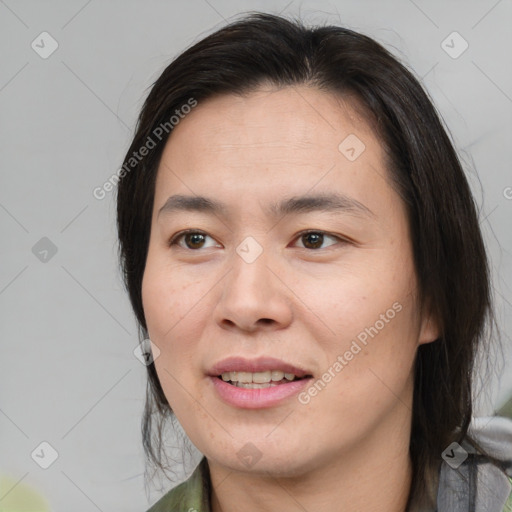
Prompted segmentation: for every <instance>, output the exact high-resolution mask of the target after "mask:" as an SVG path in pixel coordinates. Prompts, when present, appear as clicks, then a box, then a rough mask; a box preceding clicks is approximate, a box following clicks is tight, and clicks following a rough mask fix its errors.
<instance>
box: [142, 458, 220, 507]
mask: <svg viewBox="0 0 512 512" xmlns="http://www.w3.org/2000/svg"><path fill="white" fill-rule="evenodd" d="M209 496H210V477H209V471H208V462H207V461H206V457H203V458H202V459H201V461H200V462H199V464H198V465H197V467H196V469H195V470H194V472H193V473H192V475H190V477H189V478H188V479H187V480H185V481H184V482H182V483H181V484H179V485H178V486H176V487H175V488H174V489H172V490H170V491H169V492H168V493H167V494H165V495H164V496H163V497H162V498H161V499H160V500H158V501H157V502H156V503H155V504H154V505H153V506H152V507H151V508H150V509H149V510H148V511H147V512H210V497H209Z"/></svg>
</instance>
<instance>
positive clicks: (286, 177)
mask: <svg viewBox="0 0 512 512" xmlns="http://www.w3.org/2000/svg"><path fill="white" fill-rule="evenodd" d="M386 186H387V173H386V170H385V168H384V151H383V148H382V147H381V144H380V141H379V140H378V138H377V137H376V135H375V134H374V133H373V131H372V129H371V128H370V126H369V123H368V122H367V120H366V119H365V118H364V117H363V116H362V115H361V109H358V108H357V104H354V102H353V100H350V101H349V100H346V99H342V98H340V97H339V96H336V95H334V94H331V93H327V92H324V91H319V90H317V89H314V88H310V87H305V86H302V87H286V88H283V89H275V88H273V89H270V88H269V89H259V90H257V91H253V92H251V93H249V94H246V95H243V96H240V95H222V96H218V97H215V98H210V99H208V100H206V101H204V102H199V103H198V105H197V106H196V107H195V108H194V109H193V110H192V111H191V113H190V114H188V115H186V116H185V117H184V118H183V119H182V120H180V122H179V124H178V125H177V126H176V127H175V128H174V130H173V132H172V133H171V136H170V137H169V140H168V142H167V144H166V147H165V149H164V153H163V155H162V159H161V163H160V167H159V170H158V176H157V187H156V197H155V200H156V202H158V201H159V200H160V202H161V199H163V198H164V195H165V196H166V197H167V195H168V194H169V193H171V192H184V193H187V194H195V193H196V194H203V193H204V192H209V193H211V192H212V190H215V191H216V193H217V192H218V193H222V190H224V191H227V190H229V191H230V192H232V193H233V192H235V193H236V192H237V191H239V192H240V193H241V194H243V193H247V190H250V191H251V193H253V194H254V195H258V194H260V193H261V194H263V195H269V194H274V195H275V194H278V193H281V192H282V193H288V194H289V195H293V194H294V193H296V194H299V193H304V192H305V188H306V189H307V188H310V189H311V188H313V187H314V188H315V192H327V191H331V190H332V189H333V188H338V189H340V188H344V189H347V190H350V189H351V190H352V192H354V193H355V195H357V196H358V199H360V200H361V201H362V202H364V199H365V197H366V196H367V195H368V191H369V190H372V189H378V188H382V187H386Z"/></svg>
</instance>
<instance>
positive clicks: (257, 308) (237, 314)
mask: <svg viewBox="0 0 512 512" xmlns="http://www.w3.org/2000/svg"><path fill="white" fill-rule="evenodd" d="M230 265H231V271H230V272H229V273H228V275H227V276H226V279H225V280H224V281H223V282H224V284H223V290H222V294H221V297H220V300H219V302H218V305H217V311H216V319H217V321H218V322H219V323H221V324H223V325H227V324H229V325H233V324H235V325H237V326H238V327H240V328H242V329H246V330H254V329H256V328H257V326H258V323H259V325H269V324H273V325H280V326H281V327H282V326H284V325H285V324H287V323H288V322H289V321H290V320H291V310H290V303H289V298H288V297H287V294H286V291H285V287H283V285H282V283H280V282H279V280H278V279H277V277H276V276H275V274H274V273H273V272H272V270H271V267H272V265H273V261H272V257H271V253H270V251H269V250H266V249H264V248H263V246H262V245H261V244H259V243H258V242H256V240H254V239H251V237H248V238H246V239H245V240H244V241H243V242H242V243H241V244H240V245H239V246H238V247H237V248H236V251H234V252H233V254H232V256H231V261H230Z"/></svg>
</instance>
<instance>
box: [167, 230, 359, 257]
mask: <svg viewBox="0 0 512 512" xmlns="http://www.w3.org/2000/svg"><path fill="white" fill-rule="evenodd" d="M311 233H314V234H320V235H324V236H328V237H329V238H334V239H336V240H337V241H338V243H340V242H341V243H343V244H345V243H349V241H348V240H346V239H343V238H341V237H339V236H336V235H332V234H331V233H328V232H327V231H322V230H318V229H309V230H305V231H301V232H300V233H299V234H298V235H297V236H296V237H295V238H294V240H298V239H300V238H301V237H303V236H304V235H307V234H311ZM191 234H194V235H195V234H197V235H204V236H207V237H210V235H208V233H205V232H204V231H200V230H197V229H186V230H185V231H180V232H179V233H176V234H175V235H174V236H173V237H171V239H170V240H169V243H168V245H169V247H172V246H174V245H178V242H179V241H180V240H181V239H182V238H183V237H184V236H185V235H191ZM210 238H211V239H212V240H214V238H213V237H210ZM331 245H336V244H331ZM331 245H329V246H328V247H331ZM179 247H180V248H181V249H185V250H188V251H194V252H197V251H199V250H200V249H202V247H201V248H199V249H190V248H189V247H181V246H179ZM328 247H324V249H327V248H328ZM299 249H307V250H309V251H319V250H321V248H318V249H310V248H308V247H299Z"/></svg>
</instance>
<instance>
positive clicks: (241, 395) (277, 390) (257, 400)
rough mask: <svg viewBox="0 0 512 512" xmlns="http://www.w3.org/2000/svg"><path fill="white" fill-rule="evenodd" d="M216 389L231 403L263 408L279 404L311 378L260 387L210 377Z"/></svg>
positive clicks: (245, 407) (240, 406)
mask: <svg viewBox="0 0 512 512" xmlns="http://www.w3.org/2000/svg"><path fill="white" fill-rule="evenodd" d="M209 379H210V381H211V382H212V384H213V387H214V388H215V391H216V392H217V393H218V394H219V395H220V397H221V398H222V399H223V400H224V401H225V402H226V403H228V404H229V405H232V406H234V407H239V408H241V409H262V408H264V407H272V406H274V405H278V404H279V402H281V401H282V400H284V399H285V398H289V397H291V396H293V395H296V394H297V393H299V392H300V391H301V390H302V389H303V388H304V387H305V386H307V385H308V383H309V382H310V380H311V377H310V378H306V379H301V380H293V381H290V382H288V383H286V384H278V385H277V386H273V387H269V388H260V389H247V388H238V387H236V386H233V384H228V383H227V382H224V381H223V380H222V379H219V378H218V377H209Z"/></svg>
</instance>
